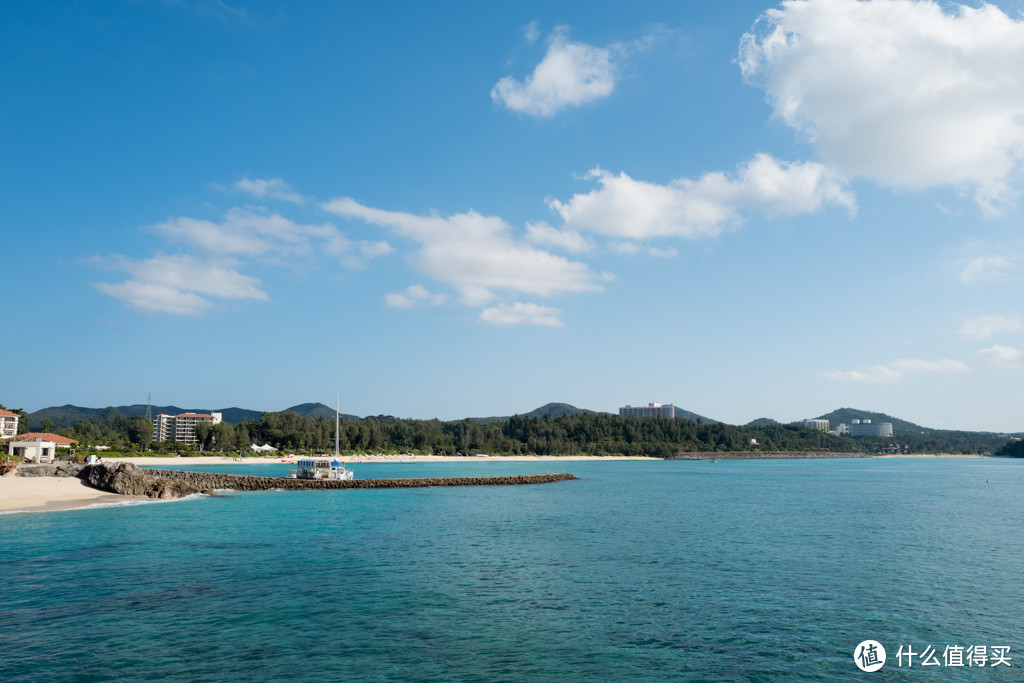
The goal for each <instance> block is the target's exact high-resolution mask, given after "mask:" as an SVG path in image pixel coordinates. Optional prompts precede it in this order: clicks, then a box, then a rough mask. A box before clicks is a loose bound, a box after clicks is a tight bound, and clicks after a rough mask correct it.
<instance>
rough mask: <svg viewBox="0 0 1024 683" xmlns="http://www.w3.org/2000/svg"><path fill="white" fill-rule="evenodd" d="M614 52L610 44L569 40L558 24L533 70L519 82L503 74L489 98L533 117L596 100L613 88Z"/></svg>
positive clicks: (608, 93)
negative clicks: (597, 44) (591, 43)
mask: <svg viewBox="0 0 1024 683" xmlns="http://www.w3.org/2000/svg"><path fill="white" fill-rule="evenodd" d="M531 26H533V28H534V29H536V27H535V26H534V25H532V24H531ZM528 31H529V29H528ZM527 39H529V32H528V33H527ZM618 54H619V51H618V50H617V49H616V48H615V47H614V46H613V47H595V46H594V45H587V44H586V43H580V42H572V41H570V40H569V35H568V29H567V28H566V27H564V26H560V27H558V28H556V29H555V30H554V31H553V32H552V33H551V35H550V36H548V51H547V54H545V55H544V59H542V60H541V62H540V63H539V64H538V65H537V67H536V68H535V69H534V70H533V73H532V74H530V75H529V76H527V77H526V79H525V80H524V81H523V82H519V81H517V80H516V79H515V78H513V77H512V76H505V77H504V78H502V79H501V80H500V81H498V82H497V84H495V86H494V88H492V89H491V99H492V100H494V101H495V102H498V103H501V104H504V105H505V106H506V107H508V108H509V109H511V110H512V111H518V112H521V113H524V114H532V115H534V116H553V115H555V114H556V113H558V112H559V111H561V110H563V109H567V108H569V107H578V106H580V105H583V104H587V103H589V102H593V101H594V100H599V99H601V98H604V97H607V96H608V95H610V94H611V93H612V91H613V90H614V89H615V71H616V66H615V60H616V57H617V55H618Z"/></svg>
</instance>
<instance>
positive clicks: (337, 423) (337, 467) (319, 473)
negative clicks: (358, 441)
mask: <svg viewBox="0 0 1024 683" xmlns="http://www.w3.org/2000/svg"><path fill="white" fill-rule="evenodd" d="M340 411H341V397H340V396H339V397H338V405H337V406H336V407H335V409H334V458H333V459H328V458H326V457H321V458H300V459H299V461H298V462H297V463H296V469H295V471H294V472H293V473H291V474H289V475H288V478H289V479H334V480H338V481H347V480H349V479H352V478H353V477H354V476H355V473H354V472H352V470H350V469H349V468H347V467H345V466H344V465H343V464H341V454H340V448H339V446H340V445H341V444H340V439H341V437H340V430H341V412H340Z"/></svg>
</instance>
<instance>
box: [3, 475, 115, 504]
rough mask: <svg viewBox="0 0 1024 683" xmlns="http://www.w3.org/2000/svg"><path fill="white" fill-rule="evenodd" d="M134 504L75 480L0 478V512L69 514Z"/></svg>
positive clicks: (62, 478)
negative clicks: (88, 508)
mask: <svg viewBox="0 0 1024 683" xmlns="http://www.w3.org/2000/svg"><path fill="white" fill-rule="evenodd" d="M126 500H135V498H134V497H133V496H118V495H114V494H112V493H107V492H106V491H100V490H98V489H94V488H91V487H89V486H86V485H85V484H84V483H83V482H82V481H81V480H80V479H75V478H74V477H17V476H15V475H14V473H13V472H12V473H11V474H8V475H6V476H3V477H0V511H2V512H11V511H15V510H16V511H19V512H44V511H47V510H70V509H72V508H80V507H86V506H89V505H96V504H98V503H117V502H122V501H126Z"/></svg>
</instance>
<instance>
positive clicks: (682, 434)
mask: <svg viewBox="0 0 1024 683" xmlns="http://www.w3.org/2000/svg"><path fill="white" fill-rule="evenodd" d="M58 431H59V432H61V433H63V434H64V435H65V436H69V437H71V438H74V439H77V440H78V441H79V443H80V446H81V447H83V448H88V447H89V446H92V445H98V444H103V445H106V446H109V447H111V448H113V449H117V450H121V451H128V452H135V453H138V452H140V451H144V450H148V449H150V448H152V449H153V450H158V451H166V452H175V453H189V452H199V451H210V450H216V451H224V452H228V453H231V452H236V453H248V452H250V450H249V449H250V447H251V445H252V444H254V443H259V444H269V445H271V446H274V447H276V448H279V449H282V450H287V451H293V452H315V451H330V450H333V448H334V420H333V419H331V418H327V417H324V416H322V415H317V416H312V415H300V414H298V413H295V412H292V411H283V412H280V413H263V414H262V415H261V416H260V417H259V418H257V419H255V420H243V421H242V422H240V423H239V424H231V423H229V422H222V423H220V424H217V425H208V424H200V425H199V426H198V427H197V430H196V435H197V437H198V438H199V443H198V444H195V445H185V444H179V443H152V425H151V424H150V423H149V422H147V420H146V419H145V418H144V417H139V416H126V415H121V414H120V413H119V412H118V411H117V410H116V409H108V410H107V411H106V412H105V413H104V414H103V415H102V416H101V418H100V419H86V420H80V421H78V422H76V423H75V425H74V426H73V427H70V428H64V429H60V430H58ZM1005 441H1006V438H1005V437H1000V436H998V435H994V434H986V433H981V432H944V431H940V430H927V432H923V433H918V434H913V433H907V432H903V433H900V434H898V435H897V436H896V437H894V438H893V439H885V438H880V437H862V438H857V439H853V438H849V437H838V436H833V435H831V434H827V433H824V432H819V431H814V430H811V429H807V428H805V427H802V426H799V425H792V424H790V425H784V424H780V423H775V422H771V423H763V424H758V425H756V426H750V425H747V426H735V425H727V424H724V423H721V422H704V421H702V420H690V419H686V418H676V419H663V418H623V417H619V416H617V415H609V414H607V413H594V412H587V413H583V412H579V413H570V412H565V413H563V414H562V415H561V416H560V417H551V416H550V415H546V416H544V417H526V416H518V415H516V416H512V417H510V418H503V419H500V420H489V421H479V420H471V419H465V420H457V421H440V420H412V419H399V418H394V417H390V416H378V417H369V418H362V419H360V418H351V417H347V418H345V419H344V420H343V421H342V423H341V429H340V434H339V442H340V447H341V450H342V452H345V453H365V452H391V453H395V452H403V453H404V452H411V453H434V454H438V455H441V454H444V455H455V454H475V453H489V454H494V455H525V454H539V455H616V456H623V455H624V456H654V457H670V456H676V455H682V454H686V453H725V452H733V453H779V452H797V453H813V452H822V453H852V452H858V451H864V452H878V451H879V450H881V449H883V448H890V449H891V448H893V446H894V445H897V444H898V450H899V452H949V453H985V452H994V451H996V450H997V449H998V448H999V447H1000V446H1002V444H1003V443H1005Z"/></svg>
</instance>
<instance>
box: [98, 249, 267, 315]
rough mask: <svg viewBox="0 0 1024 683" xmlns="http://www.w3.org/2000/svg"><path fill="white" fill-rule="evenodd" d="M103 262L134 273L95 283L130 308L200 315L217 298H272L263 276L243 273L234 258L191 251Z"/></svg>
mask: <svg viewBox="0 0 1024 683" xmlns="http://www.w3.org/2000/svg"><path fill="white" fill-rule="evenodd" d="M103 265H105V267H106V268H108V269H110V270H123V271H127V272H128V274H129V276H130V277H129V279H128V280H125V281H124V282H119V283H108V282H100V283H95V284H93V287H95V288H96V289H97V290H98V291H99V292H102V293H103V294H106V295H108V296H111V297H114V298H115V299H120V300H121V301H122V302H124V304H125V305H127V306H128V307H129V308H134V309H136V310H140V311H146V312H150V313H156V312H159V313H173V314H178V315H198V314H200V313H203V312H205V311H206V310H208V309H210V308H211V307H213V305H214V301H213V300H214V299H223V300H239V299H255V300H259V301H265V300H267V299H268V298H269V297H268V296H267V293H266V292H265V291H263V290H262V289H261V287H262V284H261V283H260V281H259V280H257V279H256V278H254V277H250V276H248V275H243V274H241V273H239V272H238V271H237V270H235V269H234V267H233V263H232V262H230V261H229V262H227V263H216V262H211V261H204V260H200V259H196V258H195V257H192V256H189V255H187V254H175V255H163V254H157V255H156V256H154V257H153V258H151V259H146V260H144V261H135V260H132V259H128V258H124V257H122V256H115V257H112V258H109V259H105V260H103Z"/></svg>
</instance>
